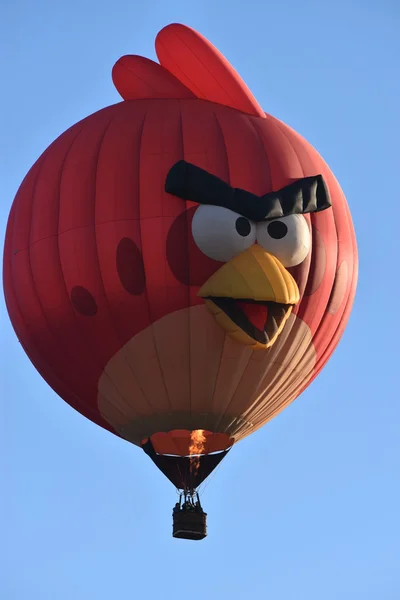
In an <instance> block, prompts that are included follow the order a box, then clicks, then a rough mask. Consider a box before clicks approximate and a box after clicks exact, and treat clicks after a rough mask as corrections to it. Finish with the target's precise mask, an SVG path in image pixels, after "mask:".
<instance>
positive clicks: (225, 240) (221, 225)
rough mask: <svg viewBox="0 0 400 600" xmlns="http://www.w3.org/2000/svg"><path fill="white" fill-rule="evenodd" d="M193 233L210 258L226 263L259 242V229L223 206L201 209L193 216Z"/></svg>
mask: <svg viewBox="0 0 400 600" xmlns="http://www.w3.org/2000/svg"><path fill="white" fill-rule="evenodd" d="M192 233H193V238H194V241H195V242H196V244H197V246H198V247H199V248H200V250H201V251H202V252H203V253H204V254H205V255H206V256H208V257H209V258H213V259H214V260H219V261H222V262H227V261H228V260H230V259H231V258H233V257H234V256H236V255H237V254H240V253H241V252H243V251H244V250H247V248H249V247H250V246H251V245H252V244H254V242H255V241H256V226H255V224H254V223H253V222H252V221H249V219H246V218H245V217H241V216H240V215H239V214H237V213H235V212H233V211H232V210H229V209H228V208H222V207H220V206H208V205H201V206H199V208H198V209H197V210H196V212H195V213H194V216H193V221H192Z"/></svg>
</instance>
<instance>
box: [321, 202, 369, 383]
mask: <svg viewBox="0 0 400 600" xmlns="http://www.w3.org/2000/svg"><path fill="white" fill-rule="evenodd" d="M341 193H342V200H344V203H343V206H344V208H345V214H346V219H347V223H348V226H349V230H350V232H352V231H354V229H353V228H352V219H351V215H350V209H349V207H348V205H347V202H346V201H345V198H344V194H343V192H341ZM350 243H351V247H352V254H353V268H352V280H351V283H350V285H349V290H348V295H347V299H346V302H345V306H344V309H343V312H342V316H341V318H340V319H339V320H338V323H337V326H336V328H335V332H334V334H333V336H332V338H331V340H330V341H329V343H328V345H327V347H326V348H325V350H324V352H323V354H322V355H321V357H320V359H319V360H318V361H317V364H316V366H315V369H314V371H315V373H314V375H313V380H314V379H315V377H316V376H317V375H318V374H319V373H320V372H321V370H322V368H323V367H324V366H325V364H326V362H327V361H328V359H329V358H330V356H331V354H332V353H333V351H334V350H335V348H336V347H337V344H338V343H339V341H340V339H341V337H342V335H343V334H344V331H345V326H346V325H347V322H348V320H349V318H350V313H351V309H352V306H353V301H354V297H355V292H356V285H357V275H358V265H357V245H356V241H355V237H354V233H353V234H352V235H351V236H350ZM343 321H344V324H345V325H344V327H343Z"/></svg>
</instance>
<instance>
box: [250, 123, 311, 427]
mask: <svg viewBox="0 0 400 600" xmlns="http://www.w3.org/2000/svg"><path fill="white" fill-rule="evenodd" d="M267 118H268V117H267ZM250 122H251V123H252V126H253V128H254V130H255V132H256V134H257V136H258V139H259V141H260V144H261V146H262V148H263V151H264V154H265V156H266V159H267V161H268V164H270V159H269V154H268V150H267V147H266V145H265V140H264V136H263V135H261V132H260V130H259V128H258V126H257V125H258V122H257V120H256V119H255V118H250ZM273 124H274V122H273V121H272V122H271V125H273ZM287 141H288V143H289V144H290V142H289V140H287ZM290 145H291V144H290ZM293 150H294V149H293ZM296 156H297V153H296ZM297 158H298V157H297ZM299 166H300V168H301V170H302V173H303V176H304V169H303V166H302V165H301V163H300V161H299ZM271 184H272V185H273V181H271ZM311 251H312V248H311ZM294 323H295V321H294V320H293V321H292V322H290V321H289V322H287V323H286V325H285V327H286V328H288V333H287V339H289V338H290V335H291V332H292V329H293V326H294ZM305 335H306V333H304V334H303V337H302V338H301V340H300V341H299V342H298V343H297V348H299V347H300V346H301V344H302V342H303V339H304V338H305ZM299 360H301V357H300V358H299ZM274 362H275V361H274ZM275 364H277V363H275ZM297 364H298V363H297ZM297 364H295V365H291V366H292V370H291V372H294V371H295V368H296V366H297ZM271 366H272V364H270V365H268V366H267V368H266V370H265V372H264V373H265V374H264V377H263V380H264V379H265V376H266V374H267V372H268V371H269V370H270V368H271ZM276 377H278V373H277V374H276ZM261 385H262V382H260V385H259V386H257V390H258V389H259V388H260V386H261ZM271 392H272V393H273V390H271ZM255 393H256V392H255ZM260 400H261V401H260V402H259V403H258V402H257V409H256V412H257V413H258V412H259V410H260V409H261V405H262V403H263V402H265V400H266V398H265V397H263V398H262V399H260ZM268 400H269V401H268V403H267V404H269V403H270V402H271V401H272V402H273V398H270V399H268ZM253 414H254V412H253V411H251V412H249V414H248V419H249V420H251V421H252V420H253Z"/></svg>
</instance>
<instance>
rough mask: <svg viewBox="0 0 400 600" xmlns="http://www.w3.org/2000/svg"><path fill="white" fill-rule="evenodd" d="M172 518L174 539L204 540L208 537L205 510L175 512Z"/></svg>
mask: <svg viewBox="0 0 400 600" xmlns="http://www.w3.org/2000/svg"><path fill="white" fill-rule="evenodd" d="M172 517H173V531H172V535H173V537H175V538H181V539H184V540H202V539H204V538H205V537H206V536H207V513H205V512H204V511H203V510H201V509H194V510H187V509H180V510H174V512H173V513H172Z"/></svg>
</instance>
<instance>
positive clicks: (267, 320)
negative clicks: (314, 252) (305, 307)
mask: <svg viewBox="0 0 400 600" xmlns="http://www.w3.org/2000/svg"><path fill="white" fill-rule="evenodd" d="M198 295H199V296H200V297H201V298H204V299H205V302H206V305H207V307H208V308H209V310H210V311H211V313H212V314H213V315H214V317H215V319H216V321H217V323H219V325H221V327H223V328H224V329H225V330H226V331H227V333H228V334H229V335H230V337H232V338H233V339H235V340H236V341H238V342H241V343H242V344H246V345H248V346H252V347H254V348H263V349H265V348H269V347H270V346H272V344H273V343H274V342H275V340H276V339H277V337H278V336H279V334H280V332H281V331H282V329H283V327H284V325H285V322H286V321H287V319H288V317H289V315H290V313H291V312H292V308H293V306H294V305H295V304H297V303H298V302H299V299H300V294H299V289H298V287H297V284H296V282H295V280H294V279H293V277H292V276H291V275H290V273H289V272H288V271H287V270H286V269H285V267H284V266H283V265H282V263H280V262H279V260H278V259H277V258H275V257H274V256H273V255H272V254H269V253H268V252H266V251H265V250H264V249H263V248H262V246H260V245H258V244H254V245H253V246H251V247H250V248H248V249H247V250H245V251H244V252H242V253H241V254H239V255H238V256H235V257H234V258H233V259H232V260H230V261H229V262H227V263H225V264H224V265H223V266H222V267H221V268H220V269H219V270H218V271H217V272H216V273H214V274H213V275H212V276H211V277H210V278H209V279H208V280H207V281H206V283H205V284H204V285H203V286H202V287H201V289H200V290H199V293H198Z"/></svg>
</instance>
